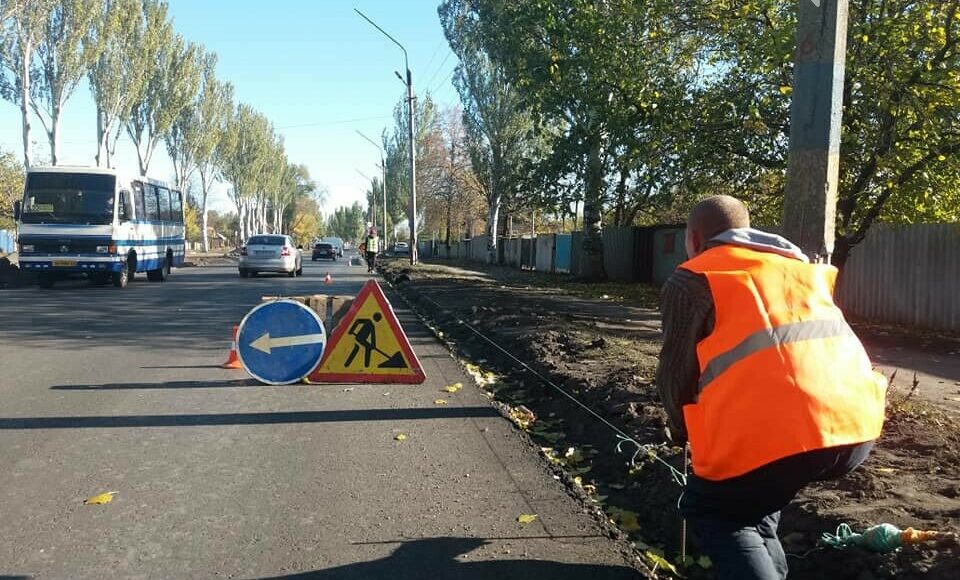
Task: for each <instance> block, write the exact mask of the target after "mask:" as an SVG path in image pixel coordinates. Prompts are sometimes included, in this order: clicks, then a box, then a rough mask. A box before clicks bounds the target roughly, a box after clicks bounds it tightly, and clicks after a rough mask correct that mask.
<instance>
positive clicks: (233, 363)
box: [220, 326, 243, 369]
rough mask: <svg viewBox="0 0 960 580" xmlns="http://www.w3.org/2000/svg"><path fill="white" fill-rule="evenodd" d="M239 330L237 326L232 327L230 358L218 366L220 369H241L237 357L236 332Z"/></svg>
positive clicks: (241, 366)
mask: <svg viewBox="0 0 960 580" xmlns="http://www.w3.org/2000/svg"><path fill="white" fill-rule="evenodd" d="M239 330H240V327H239V326H234V327H233V341H232V342H231V343H230V356H228V357H227V362H225V363H223V364H222V365H220V368H222V369H242V368H243V365H241V364H240V357H238V356H237V331H239Z"/></svg>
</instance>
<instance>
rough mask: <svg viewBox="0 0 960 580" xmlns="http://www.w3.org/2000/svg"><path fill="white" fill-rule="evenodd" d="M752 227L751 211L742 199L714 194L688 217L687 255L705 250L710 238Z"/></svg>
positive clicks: (694, 254) (699, 204)
mask: <svg viewBox="0 0 960 580" xmlns="http://www.w3.org/2000/svg"><path fill="white" fill-rule="evenodd" d="M748 227H750V213H749V212H748V211H747V206H746V205H744V204H743V202H742V201H740V200H739V199H737V198H735V197H731V196H729V195H713V196H710V197H708V198H706V199H703V200H701V201H700V203H698V204H697V205H695V206H694V207H693V209H692V210H691V211H690V217H688V218H687V235H686V245H687V255H688V256H690V257H691V258H692V257H694V256H696V255H697V254H699V253H700V252H702V251H703V246H704V245H705V244H706V243H707V242H708V241H709V240H710V238H712V237H714V236H716V235H717V234H721V233H723V232H725V231H727V230H730V229H734V228H748Z"/></svg>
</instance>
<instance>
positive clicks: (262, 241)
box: [247, 236, 286, 246]
mask: <svg viewBox="0 0 960 580" xmlns="http://www.w3.org/2000/svg"><path fill="white" fill-rule="evenodd" d="M285 242H286V240H285V239H284V237H283V236H253V237H252V238H250V241H249V242H247V244H248V245H251V246H282V245H284V243H285Z"/></svg>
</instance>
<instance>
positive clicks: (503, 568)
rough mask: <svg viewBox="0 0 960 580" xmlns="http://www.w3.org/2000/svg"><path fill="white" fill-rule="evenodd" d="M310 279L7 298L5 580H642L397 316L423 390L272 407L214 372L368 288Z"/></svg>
mask: <svg viewBox="0 0 960 580" xmlns="http://www.w3.org/2000/svg"><path fill="white" fill-rule="evenodd" d="M328 271H329V272H330V274H331V275H332V276H333V279H334V284H333V286H332V287H330V286H324V285H323V284H322V279H323V277H324V275H325V274H326V273H327V272H328ZM304 273H305V276H304V277H302V278H297V279H293V278H287V277H281V276H262V277H258V278H255V279H247V280H241V279H240V278H239V277H238V276H237V272H236V269H235V268H226V267H223V268H185V269H181V270H178V271H176V272H175V273H174V275H173V276H172V277H171V278H170V279H169V280H168V281H167V282H165V283H149V282H146V281H145V280H143V279H138V280H137V281H136V282H135V283H133V284H132V285H131V286H130V287H129V288H127V289H125V290H118V289H116V288H113V287H112V286H105V287H96V286H89V285H87V284H86V283H84V282H79V281H78V282H69V283H62V284H58V286H57V287H56V288H54V289H52V290H39V289H36V288H25V289H15V290H6V291H0V365H2V366H0V401H2V405H0V466H2V469H0V526H2V537H3V540H2V542H0V578H8V577H21V576H22V577H33V578H71V579H72V578H212V577H224V578H263V577H289V578H319V579H333V578H351V579H353V578H355V579H361V578H389V579H391V580H406V579H411V580H412V579H417V580H420V579H433V578H458V579H467V580H471V579H480V578H496V579H497V580H509V579H514V578H516V579H523V580H535V579H540V578H542V579H554V580H555V579H564V578H571V579H573V578H576V579H578V580H582V579H583V578H593V579H603V578H635V577H637V575H636V573H635V572H633V571H632V570H631V569H629V568H628V567H625V562H626V560H625V558H627V557H628V556H625V555H624V554H623V551H622V549H621V547H620V546H619V545H617V544H615V543H614V542H612V541H611V540H608V539H607V538H606V537H605V536H603V533H602V530H601V529H600V528H599V527H598V526H597V525H596V524H595V522H594V520H593V519H592V518H591V517H590V516H589V515H586V514H585V513H584V511H583V508H582V506H581V505H580V504H579V503H577V502H576V501H575V500H573V499H572V498H571V497H570V496H569V495H567V494H566V492H565V491H564V489H563V488H562V486H561V484H560V483H559V482H557V481H556V480H555V479H554V478H553V476H552V475H551V473H550V472H549V470H548V469H547V468H546V467H545V466H544V465H543V464H542V462H541V460H540V459H539V458H538V457H537V456H536V454H535V453H534V452H533V451H532V450H531V449H530V448H529V447H528V446H527V445H526V444H525V443H524V442H523V441H522V440H521V438H520V437H519V436H518V434H517V433H516V432H515V430H514V429H513V427H512V426H511V425H510V424H509V423H508V422H507V421H505V420H504V419H502V418H501V417H500V416H499V415H497V414H496V413H495V412H494V410H493V409H492V408H491V407H490V406H489V404H488V403H487V399H486V397H485V396H484V395H483V394H482V393H481V392H480V391H479V390H478V389H477V388H476V387H475V386H473V385H472V383H470V382H468V380H467V378H466V377H465V376H464V375H463V374H462V371H461V370H460V368H459V366H458V365H457V364H456V362H455V361H454V360H453V359H452V358H450V357H449V355H448V354H447V353H446V351H445V350H444V349H443V348H442V347H440V345H439V344H437V343H436V341H435V340H434V339H433V338H432V336H431V335H430V334H429V333H428V331H427V329H426V328H424V327H423V326H422V325H421V324H420V323H419V321H418V320H417V319H415V318H414V317H413V316H412V315H411V313H409V312H408V311H406V310H404V309H403V308H401V306H402V305H401V304H398V303H397V302H396V301H394V307H395V308H396V309H397V313H398V316H399V317H400V320H401V323H402V325H403V326H404V328H405V330H406V331H407V333H408V335H409V336H410V339H411V342H412V343H413V345H414V348H415V350H416V351H417V353H418V356H419V357H420V359H421V361H422V362H423V365H424V370H425V372H426V374H427V377H428V380H427V382H426V383H425V384H423V385H419V386H409V385H408V386H401V385H350V386H347V385H324V386H310V385H292V386H283V387H268V386H262V385H259V384H257V383H256V382H254V381H252V380H250V379H249V378H248V377H246V375H245V373H244V372H243V371H228V370H223V369H220V368H218V365H219V363H221V362H222V361H223V360H224V358H225V357H226V354H227V350H228V347H229V340H230V330H231V327H232V325H234V324H237V323H238V322H239V321H240V319H241V318H242V317H243V315H244V314H245V313H246V312H247V311H248V310H249V309H250V308H251V307H253V306H254V305H256V304H258V303H259V302H260V297H261V296H262V295H276V294H283V295H296V294H315V293H336V294H355V293H356V292H357V291H358V290H359V288H360V285H361V284H362V283H363V282H364V281H365V280H366V279H367V274H366V269H365V268H362V267H358V266H354V267H348V266H347V265H346V263H345V262H344V261H340V262H338V263H337V264H336V265H333V264H329V263H317V264H313V263H310V262H309V261H307V262H306V263H305V272H304ZM389 296H390V295H389V293H388V297H389ZM457 381H460V382H463V383H464V385H465V387H464V389H463V390H461V391H460V392H459V393H457V394H454V395H450V394H446V393H440V389H441V388H442V387H443V386H444V385H447V384H449V383H453V382H457ZM441 397H442V398H444V399H447V400H448V401H449V403H448V404H447V405H445V406H438V405H435V404H434V401H435V400H436V399H438V398H441ZM399 433H404V434H406V435H407V436H408V439H407V440H406V441H403V442H398V441H396V440H394V437H395V435H397V434H399ZM105 491H116V492H118V493H117V495H116V496H115V499H114V500H113V501H112V502H111V503H109V504H106V505H100V506H89V505H83V503H82V502H83V500H84V499H85V498H87V497H90V496H93V495H95V494H98V493H101V492H105ZM520 514H537V515H538V518H537V520H536V521H534V522H533V523H531V524H526V525H522V524H519V523H518V522H517V516H519V515H520Z"/></svg>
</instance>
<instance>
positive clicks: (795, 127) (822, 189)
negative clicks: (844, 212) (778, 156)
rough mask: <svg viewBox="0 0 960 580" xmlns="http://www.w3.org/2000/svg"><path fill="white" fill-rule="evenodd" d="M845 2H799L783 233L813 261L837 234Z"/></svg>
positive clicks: (826, 255)
mask: <svg viewBox="0 0 960 580" xmlns="http://www.w3.org/2000/svg"><path fill="white" fill-rule="evenodd" d="M847 14H848V0H800V12H799V18H798V20H797V36H796V40H797V48H796V53H795V57H794V58H795V65H794V77H793V103H792V106H791V108H790V158H789V163H788V165H787V186H786V195H785V197H784V202H783V230H784V234H785V235H786V237H787V238H789V239H790V240H791V241H793V242H795V243H796V244H798V245H799V246H800V248H801V249H802V250H803V251H804V253H805V254H807V256H809V257H810V258H811V259H812V260H813V261H815V262H829V261H830V255H831V254H832V253H833V244H834V237H835V233H836V208H837V182H838V180H839V173H840V127H841V121H842V115H843V78H844V69H845V66H846V47H847Z"/></svg>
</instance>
